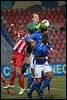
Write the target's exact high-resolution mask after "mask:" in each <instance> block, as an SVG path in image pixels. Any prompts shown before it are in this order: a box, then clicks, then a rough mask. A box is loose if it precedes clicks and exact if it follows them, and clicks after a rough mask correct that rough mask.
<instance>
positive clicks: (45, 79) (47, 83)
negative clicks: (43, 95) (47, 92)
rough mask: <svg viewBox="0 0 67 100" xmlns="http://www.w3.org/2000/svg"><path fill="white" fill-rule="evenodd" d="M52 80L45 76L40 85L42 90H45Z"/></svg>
mask: <svg viewBox="0 0 67 100" xmlns="http://www.w3.org/2000/svg"><path fill="white" fill-rule="evenodd" d="M50 80H51V79H49V78H48V77H45V78H44V80H43V83H42V85H41V87H40V91H43V90H44V89H45V88H46V87H47V86H48V85H49V83H50Z"/></svg>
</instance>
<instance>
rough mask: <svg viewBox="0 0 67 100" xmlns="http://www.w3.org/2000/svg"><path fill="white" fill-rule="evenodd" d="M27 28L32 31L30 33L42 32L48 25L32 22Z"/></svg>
mask: <svg viewBox="0 0 67 100" xmlns="http://www.w3.org/2000/svg"><path fill="white" fill-rule="evenodd" d="M27 29H28V30H29V31H30V34H32V33H33V32H35V31H40V32H42V30H43V29H46V26H45V25H44V24H43V23H34V22H31V23H29V24H28V25H27Z"/></svg>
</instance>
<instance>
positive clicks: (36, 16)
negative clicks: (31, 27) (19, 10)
mask: <svg viewBox="0 0 67 100" xmlns="http://www.w3.org/2000/svg"><path fill="white" fill-rule="evenodd" d="M32 21H33V22H35V23H38V22H39V15H38V14H37V13H33V14H32Z"/></svg>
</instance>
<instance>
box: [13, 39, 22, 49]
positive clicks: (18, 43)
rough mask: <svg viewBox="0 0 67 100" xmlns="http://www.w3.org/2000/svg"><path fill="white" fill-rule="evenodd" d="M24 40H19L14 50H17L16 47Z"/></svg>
mask: <svg viewBox="0 0 67 100" xmlns="http://www.w3.org/2000/svg"><path fill="white" fill-rule="evenodd" d="M21 42H22V40H19V42H18V43H17V44H16V45H15V46H14V48H13V50H16V48H17V47H18V45H19V44H20V43H21Z"/></svg>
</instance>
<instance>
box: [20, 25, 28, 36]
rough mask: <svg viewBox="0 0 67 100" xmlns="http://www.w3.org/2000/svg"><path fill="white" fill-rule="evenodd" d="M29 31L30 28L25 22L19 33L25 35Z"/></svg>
mask: <svg viewBox="0 0 67 100" xmlns="http://www.w3.org/2000/svg"><path fill="white" fill-rule="evenodd" d="M27 32H28V30H27V28H26V26H25V25H24V24H22V25H21V26H20V27H19V35H20V36H22V37H23V36H24V35H26V34H27Z"/></svg>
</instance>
